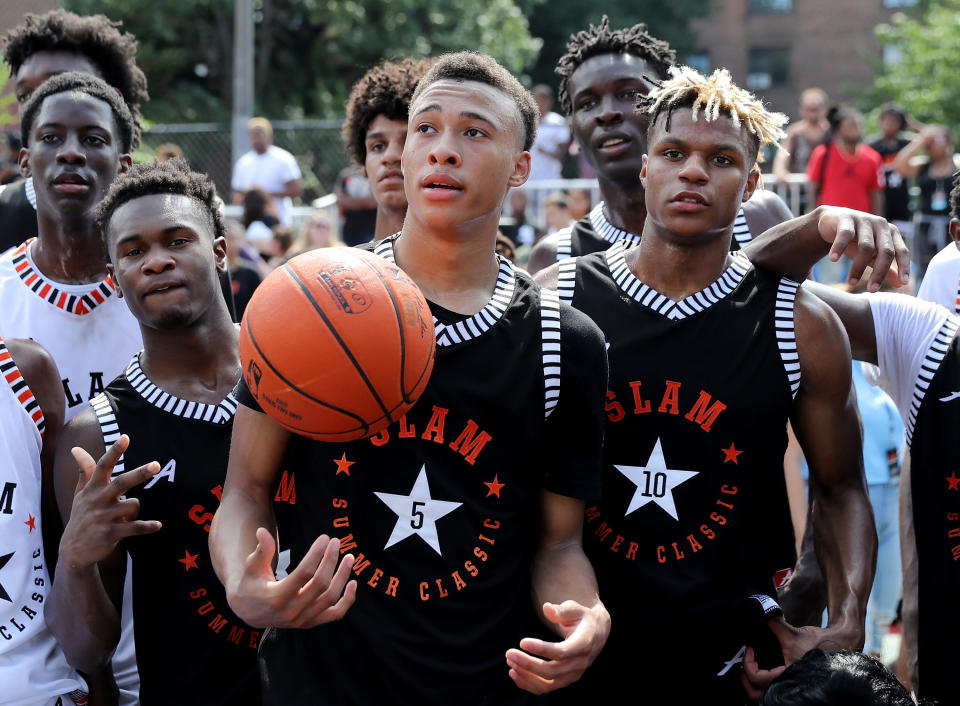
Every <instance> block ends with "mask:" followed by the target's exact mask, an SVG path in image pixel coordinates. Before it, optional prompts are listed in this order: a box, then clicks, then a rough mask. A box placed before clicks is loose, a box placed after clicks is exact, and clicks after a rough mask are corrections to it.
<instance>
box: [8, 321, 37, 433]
mask: <svg viewBox="0 0 960 706" xmlns="http://www.w3.org/2000/svg"><path fill="white" fill-rule="evenodd" d="M0 375H2V376H3V379H4V380H5V381H6V383H7V384H8V385H9V386H10V390H11V391H12V392H13V394H14V396H15V397H16V398H17V401H18V402H19V403H20V406H22V407H23V409H24V411H25V412H26V413H27V414H28V415H29V416H30V419H32V420H33V423H34V424H36V425H37V431H39V432H40V436H41V438H42V437H43V433H44V431H46V422H45V420H44V418H43V410H42V409H40V404H39V403H38V402H37V399H36V398H35V397H34V396H33V392H32V391H31V390H30V388H29V387H27V381H26V380H24V379H23V375H22V374H21V372H20V369H19V368H18V367H17V364H16V363H15V362H14V360H13V356H11V355H10V351H9V350H7V346H6V344H5V343H4V342H3V338H0Z"/></svg>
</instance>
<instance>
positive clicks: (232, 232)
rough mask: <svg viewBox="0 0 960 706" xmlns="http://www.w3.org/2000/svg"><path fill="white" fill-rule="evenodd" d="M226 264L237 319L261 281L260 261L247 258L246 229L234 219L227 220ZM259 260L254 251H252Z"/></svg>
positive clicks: (238, 319) (241, 315) (241, 316)
mask: <svg viewBox="0 0 960 706" xmlns="http://www.w3.org/2000/svg"><path fill="white" fill-rule="evenodd" d="M226 226H227V264H228V265H229V267H230V287H231V291H232V294H233V307H234V310H235V314H236V319H237V321H240V320H241V319H243V312H244V311H245V310H246V308H247V304H249V303H250V297H252V296H253V292H254V290H255V289H256V288H257V286H258V285H259V284H260V282H261V281H262V279H263V278H262V277H261V276H260V271H259V269H258V266H259V264H260V262H262V261H260V262H252V261H250V260H249V257H250V254H249V253H248V252H246V250H247V247H248V246H247V238H246V231H245V230H244V228H243V226H242V225H240V224H239V223H237V222H236V221H227V222H226ZM252 255H253V257H255V258H256V260H258V261H259V260H260V257H259V256H258V255H257V253H256V251H253V253H252Z"/></svg>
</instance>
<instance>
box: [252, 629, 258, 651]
mask: <svg viewBox="0 0 960 706" xmlns="http://www.w3.org/2000/svg"><path fill="white" fill-rule="evenodd" d="M259 641H260V631H259V630H251V631H250V648H251V649H254V650H255V649H257V642H259Z"/></svg>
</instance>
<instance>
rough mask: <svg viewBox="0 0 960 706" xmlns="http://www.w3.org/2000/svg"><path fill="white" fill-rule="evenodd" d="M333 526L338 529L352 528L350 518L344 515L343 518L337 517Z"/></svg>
mask: <svg viewBox="0 0 960 706" xmlns="http://www.w3.org/2000/svg"><path fill="white" fill-rule="evenodd" d="M333 526H334V527H336V528H337V529H341V528H343V527H349V526H350V518H349V517H347V516H346V515H344V516H343V517H337V518H335V519H334V520H333Z"/></svg>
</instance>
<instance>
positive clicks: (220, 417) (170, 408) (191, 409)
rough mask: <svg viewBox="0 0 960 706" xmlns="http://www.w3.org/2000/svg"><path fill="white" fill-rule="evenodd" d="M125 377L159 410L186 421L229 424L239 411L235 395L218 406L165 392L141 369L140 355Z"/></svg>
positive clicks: (224, 399)
mask: <svg viewBox="0 0 960 706" xmlns="http://www.w3.org/2000/svg"><path fill="white" fill-rule="evenodd" d="M124 375H125V376H126V378H127V382H129V383H130V386H131V387H132V388H133V389H134V390H136V391H137V392H138V393H139V394H140V396H141V397H142V398H143V399H145V400H146V401H147V402H149V403H150V404H152V405H153V406H154V407H156V408H157V409H161V410H163V411H164V412H169V413H170V414H173V415H175V416H177V417H183V418H184V419H196V420H199V421H204V422H211V423H212V424H229V423H230V422H232V421H233V415H234V414H235V413H236V411H237V400H236V398H235V397H234V396H233V393H232V392H231V393H228V394H227V396H226V397H224V398H223V400H222V401H220V402H219V403H217V404H212V403H206V402H195V401H193V400H185V399H183V398H181V397H177V396H176V395H171V394H170V393H169V392H164V391H163V390H162V389H160V388H159V387H157V386H156V385H155V384H154V383H153V381H152V380H151V379H150V378H148V377H147V374H146V373H144V372H143V369H142V368H141V367H140V355H139V354H137V355H135V356H133V360H131V361H130V364H129V365H128V366H127V369H126V371H125V372H124Z"/></svg>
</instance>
